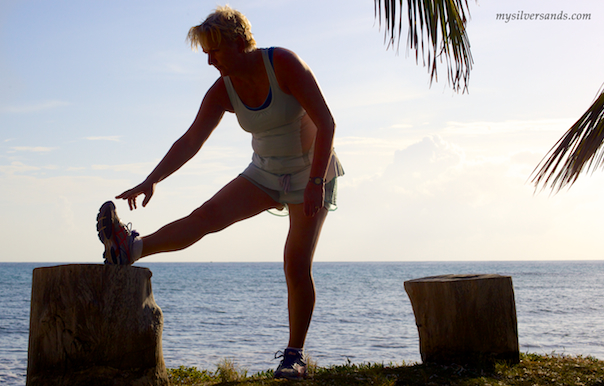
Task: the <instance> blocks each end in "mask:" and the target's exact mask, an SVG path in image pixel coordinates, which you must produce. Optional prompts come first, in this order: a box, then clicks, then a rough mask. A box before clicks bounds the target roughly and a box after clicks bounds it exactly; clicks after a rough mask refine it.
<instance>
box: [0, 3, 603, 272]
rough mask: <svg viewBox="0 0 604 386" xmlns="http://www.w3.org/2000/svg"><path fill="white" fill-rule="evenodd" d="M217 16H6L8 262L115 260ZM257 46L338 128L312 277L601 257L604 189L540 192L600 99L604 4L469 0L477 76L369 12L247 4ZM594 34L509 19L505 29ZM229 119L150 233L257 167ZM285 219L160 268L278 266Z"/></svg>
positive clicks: (1, 32)
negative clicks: (202, 39) (441, 62)
mask: <svg viewBox="0 0 604 386" xmlns="http://www.w3.org/2000/svg"><path fill="white" fill-rule="evenodd" d="M220 4H221V3H217V2H214V1H203V0H201V1H200V0H197V1H190V0H175V1H170V2H167V1H155V0H145V1H142V0H133V1H123V0H120V1H116V0H103V1H76V0H55V1H52V2H51V1H41V0H36V1H29V0H0V213H1V215H0V241H1V242H2V248H1V249H0V262H67V263H71V262H72V263H102V253H103V246H102V244H101V243H100V241H99V240H98V237H97V233H96V229H95V226H96V215H97V213H98V209H99V208H100V206H101V205H102V203H103V202H105V201H107V200H111V199H113V198H114V197H115V196H116V195H118V194H119V193H121V192H122V191H124V190H127V189H129V188H131V187H133V186H135V185H136V184H138V183H140V182H142V181H143V179H144V178H145V177H146V176H147V175H148V174H149V173H150V172H151V170H152V169H153V168H154V167H155V165H156V164H157V163H158V162H159V160H160V159H161V158H162V157H163V156H164V155H165V153H166V152H167V151H168V149H169V147H170V146H171V145H172V143H173V142H174V141H175V140H176V139H178V138H179V137H180V135H182V134H183V133H184V132H185V131H186V130H187V128H188V127H189V125H190V124H191V122H192V120H193V118H194V117H195V115H196V113H197V109H198V108H199V104H200V102H201V99H202V98H203V96H204V94H205V92H206V90H207V89H208V87H209V86H210V85H211V84H213V82H214V81H215V80H216V79H217V77H218V75H219V74H218V72H217V70H216V69H214V68H213V67H210V66H208V65H207V58H206V56H205V54H204V53H203V52H193V51H192V50H191V49H190V47H189V46H188V44H187V42H186V41H185V38H186V34H187V31H188V29H189V28H190V27H191V26H194V25H197V24H199V23H200V22H201V21H203V20H204V19H205V17H206V16H207V15H208V14H209V13H210V12H211V11H212V10H213V9H214V8H215V7H216V6H217V5H220ZM229 4H230V5H231V6H232V7H234V8H236V9H239V10H240V11H242V12H243V13H244V14H246V15H247V17H248V18H249V19H250V21H251V23H252V31H253V33H254V36H255V38H256V41H257V42H258V45H259V46H260V47H270V46H279V47H286V48H289V49H291V50H293V51H294V52H296V53H297V54H298V55H299V56H300V57H301V58H302V59H303V60H304V61H306V63H308V64H309V65H310V67H311V68H312V69H313V72H314V74H315V76H316V77H317V79H318V81H319V83H320V85H321V88H322V90H323V93H324V95H325V98H326V99H327V101H328V104H329V106H330V109H331V111H332V113H333V115H334V117H335V119H336V122H337V131H336V138H335V150H336V152H337V154H338V156H339V158H340V160H341V162H342V164H343V166H344V169H345V171H346V175H345V176H344V177H342V178H341V179H339V181H338V185H339V186H338V210H336V211H335V212H332V213H330V214H329V215H328V218H327V221H326V223H325V226H324V228H323V233H322V236H321V241H320V243H319V246H318V248H317V251H316V255H315V261H440V260H446V261H460V260H480V261H495V260H593V259H601V258H602V256H603V252H602V241H601V240H602V237H601V232H602V220H601V219H602V218H604V196H603V194H602V192H604V174H603V173H602V171H601V170H597V171H595V172H594V173H593V174H587V175H582V176H581V177H580V178H579V180H578V181H577V183H576V184H575V185H573V186H572V187H571V188H570V189H564V190H562V191H560V192H559V193H557V194H552V193H551V191H549V190H545V191H537V192H536V191H535V189H534V186H533V185H531V183H530V179H531V178H530V176H531V173H532V171H533V170H534V168H535V167H536V166H537V165H538V163H539V161H540V160H541V159H542V158H543V157H544V156H545V154H546V153H547V152H548V150H549V149H550V148H551V147H552V146H553V145H554V144H555V142H556V141H557V140H558V139H559V138H560V137H561V136H562V135H563V134H564V132H565V131H566V130H567V129H568V128H569V127H570V126H571V125H572V124H573V123H574V122H575V121H576V120H577V119H578V118H579V117H580V116H581V115H582V114H583V113H584V112H585V110H586V109H587V108H588V107H589V106H590V105H591V103H592V102H593V100H594V98H595V97H596V95H597V93H598V90H599V89H600V87H601V85H602V84H603V83H604V66H602V63H603V62H604V49H603V43H602V39H600V38H599V37H600V36H601V35H602V26H603V25H604V23H603V22H602V21H603V20H602V19H603V18H604V3H601V2H595V1H585V0H575V1H570V0H566V1H560V0H549V1H534V0H533V1H526V0H525V1H517V0H511V1H506V2H502V1H486V0H480V1H479V2H478V3H476V2H474V1H470V4H469V8H470V15H471V20H470V21H469V23H468V33H469V37H470V43H471V49H472V55H473V58H474V66H473V69H472V72H471V76H470V83H469V93H466V94H457V93H455V92H453V91H452V90H451V88H450V87H449V86H448V84H447V81H446V73H445V72H444V70H445V68H444V67H441V68H440V77H439V80H438V82H435V83H433V84H432V85H431V86H430V82H429V76H428V72H427V69H426V68H425V67H423V66H422V63H421V60H420V62H419V63H416V60H415V55H414V53H413V52H408V51H407V50H406V46H405V39H406V29H405V30H404V32H403V33H404V36H403V39H402V42H401V45H400V49H399V51H398V52H397V51H396V50H392V49H387V45H386V44H384V35H383V33H384V31H383V30H381V29H380V26H379V23H378V22H377V21H376V19H375V17H374V7H373V2H372V1H371V0H362V1H361V0H347V1H341V0H333V1H324V0H306V1H290V0H271V1H268V0H233V1H230V2H229ZM520 12H522V13H523V14H527V13H554V14H560V13H561V12H562V13H566V14H568V15H573V14H589V20H509V21H505V20H497V16H496V15H497V14H503V13H507V14H510V15H511V14H515V15H518V14H519V13H520ZM250 140H251V138H250V136H249V134H248V133H245V132H244V131H243V130H241V129H240V128H239V126H238V124H237V121H236V119H235V117H234V116H232V115H231V114H228V116H225V118H224V119H223V121H222V123H221V125H220V126H219V128H218V129H216V131H215V132H214V133H213V134H212V137H211V138H210V139H209V140H208V142H207V143H206V144H205V146H204V147H203V148H202V150H201V151H200V153H199V154H198V155H197V156H196V157H195V158H194V159H193V160H191V161H190V162H189V163H188V164H187V165H185V166H184V167H183V168H182V169H181V170H179V171H178V172H177V173H176V174H174V175H172V176H171V177H169V178H168V179H166V180H165V181H163V182H162V183H161V184H159V185H158V186H157V188H156V192H155V195H154V196H153V199H152V200H151V202H150V203H149V205H147V207H146V208H144V209H138V210H136V211H132V212H131V211H129V210H128V206H127V204H126V203H125V202H123V201H120V202H116V205H117V208H118V214H119V216H120V218H121V219H122V221H124V222H131V223H132V226H133V228H134V229H136V230H137V231H139V232H140V233H141V234H143V235H145V234H149V233H151V232H154V231H155V230H157V229H158V228H160V227H161V226H163V225H165V224H166V223H168V222H170V221H173V220H176V219H178V218H180V217H183V216H186V215H187V214H189V213H190V212H191V211H193V210H194V209H195V208H197V207H198V206H200V205H201V204H202V203H203V202H204V201H205V200H207V199H209V198H210V197H211V196H212V195H213V194H214V193H215V192H216V191H218V190H219V189H220V188H221V187H222V186H223V185H224V184H226V183H227V182H229V181H230V180H231V179H233V178H235V177H236V176H237V175H238V174H239V173H240V172H241V171H242V170H243V169H244V168H245V167H246V166H247V164H248V163H249V162H250V158H251V146H250ZM288 225H289V224H288V220H287V219H286V218H280V217H276V216H273V215H271V214H269V213H263V214H260V215H259V216H257V217H255V218H253V219H249V220H246V221H244V222H241V223H237V224H235V225H233V226H232V227H230V228H228V229H226V230H224V231H222V232H220V233H218V234H212V235H209V236H207V237H206V238H204V239H202V240H201V241H200V242H198V243H197V244H195V245H194V246H192V247H190V248H188V249H186V250H184V251H179V252H174V253H169V254H161V255H155V256H152V257H149V258H146V261H148V262H231V261H232V262H255V261H275V262H276V261H281V260H282V252H283V245H284V240H285V237H286V234H287V231H288Z"/></svg>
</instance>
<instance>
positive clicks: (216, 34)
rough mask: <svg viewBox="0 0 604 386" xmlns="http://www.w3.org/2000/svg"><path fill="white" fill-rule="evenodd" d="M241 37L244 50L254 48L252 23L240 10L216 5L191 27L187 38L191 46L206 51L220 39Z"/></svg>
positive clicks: (217, 43) (247, 50)
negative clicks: (197, 23) (216, 6)
mask: <svg viewBox="0 0 604 386" xmlns="http://www.w3.org/2000/svg"><path fill="white" fill-rule="evenodd" d="M238 37H241V38H242V39H243V41H244V43H245V52H250V51H253V50H254V49H255V48H256V41H255V40H254V37H253V35H252V24H251V23H250V21H249V20H248V19H247V17H245V15H243V14H242V13H241V12H239V11H237V10H234V9H233V8H231V7H229V6H228V5H225V6H222V7H218V8H216V10H215V11H214V12H212V13H211V14H210V15H208V17H207V18H206V20H205V21H204V22H203V23H201V24H200V25H197V26H195V27H191V29H190V30H189V33H188V34H187V40H188V41H189V42H190V43H191V48H192V49H193V50H197V48H198V47H201V49H202V50H204V51H208V50H210V49H214V48H217V47H218V46H219V45H220V42H221V41H222V39H223V38H224V39H227V40H230V41H235V40H236V39H237V38H238Z"/></svg>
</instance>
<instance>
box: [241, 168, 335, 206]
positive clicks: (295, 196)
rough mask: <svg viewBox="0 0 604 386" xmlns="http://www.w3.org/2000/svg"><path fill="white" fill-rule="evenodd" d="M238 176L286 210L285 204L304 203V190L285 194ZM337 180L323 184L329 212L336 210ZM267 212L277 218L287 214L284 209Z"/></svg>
mask: <svg viewBox="0 0 604 386" xmlns="http://www.w3.org/2000/svg"><path fill="white" fill-rule="evenodd" d="M240 176H242V177H243V178H245V179H246V180H248V181H250V182H251V183H252V184H254V185H256V186H257V187H259V188H260V189H261V190H262V191H263V192H265V193H266V194H268V195H269V196H270V197H271V198H272V199H273V200H275V201H277V202H278V203H281V204H283V205H285V207H286V208H287V204H302V203H303V202H304V189H300V190H294V191H291V192H287V193H285V192H284V191H280V190H273V189H269V188H267V187H266V186H263V185H261V184H259V183H258V182H256V181H254V180H253V179H251V178H250V177H249V176H246V175H245V174H240ZM337 180H338V178H337V177H334V178H333V179H332V180H331V181H329V182H327V183H326V184H325V200H324V201H325V207H326V208H327V209H328V210H330V211H333V210H336V209H337V205H336V197H337V191H338V181H337ZM269 212H270V213H272V214H275V215H277V216H287V214H288V212H287V210H286V209H284V210H278V209H274V210H273V209H271V210H269Z"/></svg>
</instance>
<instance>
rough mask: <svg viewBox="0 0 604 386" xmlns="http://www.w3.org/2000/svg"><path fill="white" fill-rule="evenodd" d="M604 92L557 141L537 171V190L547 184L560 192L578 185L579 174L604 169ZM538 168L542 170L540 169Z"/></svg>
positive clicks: (602, 90)
mask: <svg viewBox="0 0 604 386" xmlns="http://www.w3.org/2000/svg"><path fill="white" fill-rule="evenodd" d="M603 143H604V89H600V91H599V96H598V97H597V98H596V100H595V101H594V103H593V104H592V105H591V106H590V107H589V109H587V111H586V112H585V114H583V116H581V118H579V120H578V121H577V122H575V124H574V125H572V127H571V128H570V129H568V131H567V132H566V133H565V134H564V135H563V136H562V138H560V139H559V140H558V142H556V144H555V145H554V146H553V147H552V148H551V150H550V151H549V152H548V153H547V154H546V156H545V157H544V158H543V159H542V160H541V162H540V163H539V165H537V167H536V168H535V170H534V171H533V173H532V175H533V176H534V177H533V180H532V181H531V182H532V183H533V184H534V185H535V189H537V188H538V187H539V185H541V186H542V189H545V188H546V187H547V186H548V185H549V186H550V187H551V189H552V191H554V192H558V191H560V189H562V188H563V187H564V186H566V185H568V186H569V187H570V186H572V184H574V183H575V181H576V180H577V178H578V177H579V174H581V172H582V171H583V169H584V168H585V167H586V166H587V168H586V171H587V172H589V171H591V172H593V171H595V169H597V168H598V167H603V166H604V148H602V144H603ZM537 169H539V170H537Z"/></svg>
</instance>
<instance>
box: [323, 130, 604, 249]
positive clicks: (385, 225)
mask: <svg viewBox="0 0 604 386" xmlns="http://www.w3.org/2000/svg"><path fill="white" fill-rule="evenodd" d="M473 153H474V151H473V149H471V148H465V147H462V146H460V145H459V144H456V143H454V142H450V141H448V140H447V139H444V138H442V137H439V136H427V137H425V138H423V139H422V140H420V141H418V142H416V143H414V144H412V145H409V146H407V147H404V148H402V149H400V150H398V151H396V152H395V156H394V159H393V160H392V162H391V163H390V164H389V165H388V166H387V167H386V169H385V171H384V173H382V174H381V175H374V177H373V178H371V179H368V180H366V181H364V182H363V183H360V184H355V185H348V184H347V185H345V184H341V185H340V186H341V188H342V189H341V191H340V192H338V193H339V195H338V199H339V203H338V204H339V209H338V211H337V212H336V213H334V215H333V216H331V218H330V220H328V221H329V224H328V227H333V229H338V232H334V233H332V234H331V235H330V236H329V237H331V238H333V240H332V241H330V243H333V244H334V245H337V248H336V249H334V251H330V253H335V254H336V255H338V256H346V257H348V256H358V258H359V259H363V257H365V259H366V258H368V257H369V256H377V257H374V258H375V259H376V260H514V259H524V260H527V259H573V258H578V257H580V258H586V259H593V258H599V257H598V256H599V254H598V253H599V245H598V243H597V242H596V239H597V238H596V239H594V240H592V239H591V237H592V236H591V235H590V233H593V231H592V229H594V228H598V227H599V225H598V216H597V215H594V216H591V217H592V218H593V220H589V221H586V220H585V217H584V216H580V215H579V213H592V212H594V214H596V213H601V212H602V211H603V210H604V206H602V205H600V204H599V202H600V201H601V200H600V198H599V196H598V194H597V192H599V191H601V189H600V188H599V186H602V185H603V183H604V179H599V180H598V179H595V178H594V179H589V178H586V179H584V180H582V181H580V183H581V184H580V185H577V186H574V187H573V190H572V191H568V192H565V194H560V195H557V196H555V197H551V196H546V195H535V194H534V189H533V187H532V186H531V185H530V184H529V183H527V178H528V173H530V170H531V167H534V164H533V160H534V159H535V155H534V154H531V153H530V152H526V151H518V152H511V151H510V152H509V154H508V155H506V154H501V155H500V156H498V157H480V156H478V157H475V156H472V154H473ZM349 177H351V176H344V178H343V179H342V182H344V181H345V179H347V178H349ZM328 229H329V228H328ZM342 230H345V232H342ZM560 235H567V236H568V237H566V236H565V237H564V238H561V237H560ZM353 240H354V241H353ZM334 256H335V255H334Z"/></svg>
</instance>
